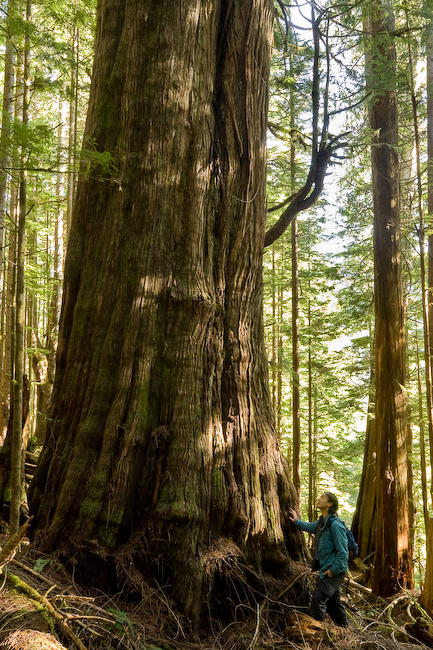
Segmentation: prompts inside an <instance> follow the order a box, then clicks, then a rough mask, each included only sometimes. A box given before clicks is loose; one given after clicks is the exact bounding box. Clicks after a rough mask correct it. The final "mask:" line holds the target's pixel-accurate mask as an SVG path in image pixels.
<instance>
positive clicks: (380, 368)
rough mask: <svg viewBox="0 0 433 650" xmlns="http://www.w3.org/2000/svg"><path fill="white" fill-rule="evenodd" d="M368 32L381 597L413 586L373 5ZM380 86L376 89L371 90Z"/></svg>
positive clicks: (395, 261)
mask: <svg viewBox="0 0 433 650" xmlns="http://www.w3.org/2000/svg"><path fill="white" fill-rule="evenodd" d="M370 11H371V14H370V19H369V21H367V31H368V32H369V34H370V36H371V39H370V44H369V49H368V52H367V57H366V61H367V66H368V67H367V70H368V79H369V82H370V84H372V86H373V92H374V97H373V99H372V102H371V106H370V109H369V117H370V128H371V131H372V148H371V167H372V184H373V204H374V264H375V354H376V416H375V428H376V453H377V463H376V468H377V472H376V482H377V517H376V521H377V530H376V557H375V571H374V576H373V589H374V591H375V593H377V594H379V595H382V596H388V595H390V594H391V593H393V592H394V591H395V590H397V589H399V588H400V587H409V586H410V585H411V583H412V564H411V557H410V523H409V490H408V466H407V461H408V453H407V423H406V392H405V388H404V387H405V337H404V314H403V299H402V278H401V242H400V200H399V191H400V188H399V164H398V153H397V147H398V117H397V104H396V94H395V46H394V43H393V41H392V38H391V36H390V35H389V34H390V32H392V31H393V29H394V22H393V15H392V7H390V6H389V5H388V3H385V2H382V1H381V0H376V2H375V3H374V4H373V5H372V7H371V9H370ZM378 84H380V86H379V85H378Z"/></svg>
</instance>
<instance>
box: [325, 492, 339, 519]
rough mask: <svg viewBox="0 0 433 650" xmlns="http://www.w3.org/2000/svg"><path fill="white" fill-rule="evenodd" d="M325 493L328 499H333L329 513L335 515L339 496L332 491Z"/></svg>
mask: <svg viewBox="0 0 433 650" xmlns="http://www.w3.org/2000/svg"><path fill="white" fill-rule="evenodd" d="M324 495H325V496H326V498H327V499H328V501H331V503H332V506H330V507H329V510H328V514H329V515H335V513H336V512H337V510H338V499H337V497H336V496H335V494H333V493H332V492H324Z"/></svg>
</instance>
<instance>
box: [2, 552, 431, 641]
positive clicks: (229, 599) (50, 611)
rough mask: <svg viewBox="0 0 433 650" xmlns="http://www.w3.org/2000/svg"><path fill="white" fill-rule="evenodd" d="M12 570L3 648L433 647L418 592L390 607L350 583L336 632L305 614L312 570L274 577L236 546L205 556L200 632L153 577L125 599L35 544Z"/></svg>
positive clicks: (297, 566)
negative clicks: (345, 622) (83, 582)
mask: <svg viewBox="0 0 433 650" xmlns="http://www.w3.org/2000/svg"><path fill="white" fill-rule="evenodd" d="M127 560H128V558H125V566H124V570H125V571H126V570H127V571H128V572H129V573H128V576H126V574H124V577H125V580H128V581H129V580H133V579H135V577H136V574H135V573H134V568H133V566H131V565H130V564H128V562H127ZM10 567H13V571H14V575H15V578H11V579H12V580H14V583H15V585H16V586H15V588H16V589H19V593H13V592H11V591H9V592H8V591H6V590H5V592H4V593H3V594H0V649H1V650H29V648H31V645H29V644H27V645H26V641H30V640H31V639H34V640H39V641H40V644H39V645H37V646H36V647H38V648H44V650H45V649H46V650H64V648H66V649H67V650H76V649H77V648H80V649H81V650H83V648H86V649H87V650H301V648H302V650H307V649H308V650H326V649H327V648H335V649H336V650H337V649H338V650H373V649H374V650H376V649H377V648H379V649H380V648H382V649H383V650H409V649H413V650H415V648H418V649H419V647H420V645H423V646H424V647H432V646H431V645H429V638H430V637H429V635H430V634H432V639H433V629H430V627H429V625H430V624H429V621H428V620H427V616H426V617H425V618H424V621H423V622H422V624H421V623H420V624H418V619H419V618H420V614H422V610H421V609H418V607H419V604H418V602H417V600H416V598H415V595H414V594H409V593H404V594H399V595H398V596H397V597H395V598H394V599H393V600H391V601H389V600H388V601H384V600H380V599H377V598H376V597H374V596H373V595H372V594H371V593H370V592H365V591H364V592H363V591H361V590H359V589H358V588H357V583H355V582H354V581H350V582H349V583H345V589H344V590H343V591H346V590H347V592H346V595H345V596H344V598H345V601H346V607H347V611H348V614H349V617H350V627H349V628H336V627H335V626H334V625H333V624H332V623H330V622H325V623H318V622H317V621H314V620H313V619H311V618H310V617H309V616H308V614H307V612H308V601H309V594H310V593H311V591H312V589H313V588H314V584H315V579H316V576H315V575H314V574H312V573H311V570H310V569H309V568H308V567H306V566H305V565H304V564H302V563H292V566H291V571H290V574H289V575H288V576H284V577H281V578H276V577H275V576H270V575H266V574H263V573H262V572H261V571H260V570H258V569H257V568H253V567H251V566H248V565H246V564H243V558H242V557H241V556H239V552H238V549H237V548H236V547H235V546H234V545H233V546H230V545H224V544H223V543H222V544H221V545H218V546H216V547H215V548H213V549H211V552H210V554H209V557H208V558H207V567H208V570H209V571H211V572H212V571H213V574H212V573H211V575H212V580H213V582H212V587H213V591H212V592H211V593H209V595H208V598H207V605H208V609H207V617H206V618H205V619H203V625H202V628H201V629H200V631H194V630H193V629H192V628H191V625H190V622H189V621H188V620H187V619H186V618H185V617H183V616H182V615H180V614H179V613H178V612H177V610H176V608H175V606H174V603H173V601H172V600H171V598H170V596H169V595H168V594H167V591H166V588H165V585H161V584H156V583H155V581H153V583H152V584H148V583H146V582H145V579H144V577H143V574H139V580H140V582H139V583H138V585H136V586H135V591H134V594H133V595H134V598H133V599H132V600H131V599H129V601H128V602H127V601H126V600H125V598H124V596H125V592H122V593H119V594H118V595H109V594H105V593H101V592H97V591H95V590H93V591H91V590H90V589H89V588H88V587H83V586H80V585H79V584H77V583H76V581H75V579H74V576H73V575H72V576H71V574H69V573H68V572H67V571H65V569H64V567H63V566H62V565H61V563H60V562H59V559H58V558H57V557H55V556H41V555H40V554H36V551H34V550H32V549H31V548H29V549H28V550H27V552H26V553H25V554H23V555H22V556H21V557H20V558H19V559H18V560H13V561H12V562H11V563H10ZM42 571H43V573H41V572H42ZM125 591H126V593H129V594H131V592H128V589H126V590H125ZM24 594H25V595H24ZM138 594H139V597H137V595H138ZM343 595H344V594H343ZM409 614H410V616H409ZM414 618H416V619H417V620H416V621H415V622H414V621H413V620H412V619H414ZM416 623H417V625H415V624H416ZM14 628H15V629H14ZM18 628H19V629H18ZM26 628H31V629H26ZM18 632H20V634H18ZM70 632H72V635H71V634H70ZM56 636H58V639H56ZM77 641H78V643H77ZM432 643H433V641H432ZM14 644H15V645H14ZM20 644H21V645H20ZM50 644H51V645H50ZM80 644H81V645H80Z"/></svg>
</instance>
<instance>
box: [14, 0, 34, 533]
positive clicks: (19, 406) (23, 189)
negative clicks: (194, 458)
mask: <svg viewBox="0 0 433 650" xmlns="http://www.w3.org/2000/svg"><path fill="white" fill-rule="evenodd" d="M30 16H31V0H27V3H26V10H25V20H26V35H25V44H24V94H23V125H25V126H26V125H27V124H28V117H29V116H28V108H29V90H30V39H29V28H28V25H29V21H30ZM21 165H22V171H21V180H20V198H19V219H18V229H17V286H16V330H15V331H16V336H15V363H14V375H15V379H14V390H13V428H12V451H11V513H10V522H9V531H10V535H14V534H15V533H17V532H18V530H19V528H20V509H21V494H22V491H23V482H24V451H25V450H24V449H23V392H24V374H25V366H24V325H25V289H24V269H25V245H26V214H27V179H26V172H25V168H24V165H25V154H24V151H23V152H22V162H21Z"/></svg>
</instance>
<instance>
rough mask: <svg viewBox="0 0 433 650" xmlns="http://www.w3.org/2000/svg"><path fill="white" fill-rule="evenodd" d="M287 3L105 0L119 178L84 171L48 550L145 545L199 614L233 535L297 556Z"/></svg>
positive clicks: (45, 520) (39, 510) (100, 134)
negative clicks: (272, 257)
mask: <svg viewBox="0 0 433 650" xmlns="http://www.w3.org/2000/svg"><path fill="white" fill-rule="evenodd" d="M272 15H273V7H272V2H271V1H270V0H254V1H252V0H236V1H235V2H228V3H226V2H225V1H223V0H220V1H218V2H210V1H209V0H179V1H178V2H175V3H173V2H172V1H171V0H164V1H162V2H159V3H151V2H146V1H145V2H143V1H141V2H140V3H138V2H136V1H135V0H133V1H132V2H128V3H125V1H124V0H103V1H102V2H101V3H100V9H99V14H98V29H97V39H96V58H95V66H94V77H93V82H92V90H91V98H90V108H89V114H88V121H87V127H86V137H87V138H94V139H95V140H96V142H97V143H98V147H99V148H100V150H101V151H104V150H107V151H109V152H111V153H112V155H113V157H114V159H115V161H116V163H117V166H118V171H117V172H116V173H115V174H114V175H113V176H112V177H110V178H106V177H104V178H103V177H101V175H100V174H99V172H98V170H97V169H92V170H90V171H89V173H88V174H87V176H86V177H84V176H83V177H82V178H81V180H80V182H79V187H78V190H77V200H76V205H75V211H74V217H73V220H72V225H71V233H70V240H69V248H68V255H67V260H66V267H65V287H64V303H63V309H62V318H61V324H60V333H59V346H58V365H57V371H56V377H55V385H54V391H53V402H52V413H51V420H52V425H51V429H50V431H49V434H48V439H47V444H46V446H45V448H44V451H43V454H42V458H41V462H40V464H39V467H38V470H37V474H36V480H35V483H34V490H33V503H32V510H33V512H34V514H35V515H36V527H37V531H36V532H37V537H38V539H39V540H40V543H41V544H42V546H43V548H44V549H45V550H47V551H50V550H52V549H55V548H58V547H60V548H62V547H63V548H65V547H67V546H68V545H69V544H71V543H72V544H75V547H76V548H78V547H80V548H81V549H83V548H85V547H86V546H87V547H88V548H89V547H91V548H93V549H94V550H95V551H96V547H95V545H94V543H93V542H88V540H97V543H98V545H99V548H103V549H104V552H108V553H111V554H115V553H116V550H117V549H118V548H119V546H120V545H121V544H122V543H131V544H132V542H133V541H134V540H135V542H136V547H135V548H138V546H140V545H141V548H144V547H146V549H147V555H146V553H143V552H136V553H135V554H133V558H134V562H135V563H136V565H137V568H142V569H143V571H146V572H149V571H152V572H155V571H157V570H158V571H160V575H162V576H163V577H164V579H166V580H167V581H170V583H171V584H172V586H173V592H174V595H175V598H176V600H177V602H178V604H179V605H180V607H181V608H182V609H183V611H184V612H186V613H187V614H188V615H190V616H191V617H192V618H193V619H195V620H197V619H198V617H199V614H200V608H201V606H202V599H201V597H200V594H201V593H202V592H203V590H204V589H205V588H207V587H206V584H207V581H209V580H210V579H211V578H210V577H209V576H208V575H207V573H206V563H207V558H208V556H207V553H208V550H209V549H210V548H212V545H214V544H216V543H217V542H218V540H221V539H222V538H227V537H229V538H231V539H232V540H233V541H234V542H235V543H236V544H237V545H238V547H239V548H240V549H241V550H242V552H243V553H244V554H245V556H246V558H247V559H248V560H250V561H254V562H264V563H265V566H266V565H267V566H270V567H274V568H275V567H276V568H277V569H278V571H282V570H284V569H285V568H286V567H287V562H288V553H287V548H286V546H285V541H284V534H283V529H284V525H285V520H284V510H285V508H286V507H287V505H288V504H289V503H290V502H293V499H294V492H293V487H292V486H291V484H290V482H289V480H288V474H287V466H286V463H285V462H284V459H283V457H282V454H281V452H280V449H279V447H278V443H277V440H276V435H275V429H274V418H273V413H272V408H271V402H270V397H269V392H268V377H267V362H266V356H265V348H264V337H263V323H262V279H261V273H262V251H263V243H264V233H265V166H266V148H265V142H266V105H267V91H268V88H267V79H268V75H269V57H270V47H271V36H272ZM53 452H54V453H53ZM281 513H283V516H282V515H281ZM287 534H288V538H287V539H288V543H289V546H290V551H291V554H292V555H293V556H295V557H300V555H301V553H302V551H301V545H300V538H299V536H298V535H297V534H296V532H295V531H293V530H292V528H291V527H290V526H289V527H288V532H287ZM131 535H132V537H131ZM140 540H141V541H140ZM89 555H90V550H89ZM89 555H88V556H87V557H89ZM155 558H159V561H158V562H155V561H154V560H155ZM152 560H153V561H152Z"/></svg>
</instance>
